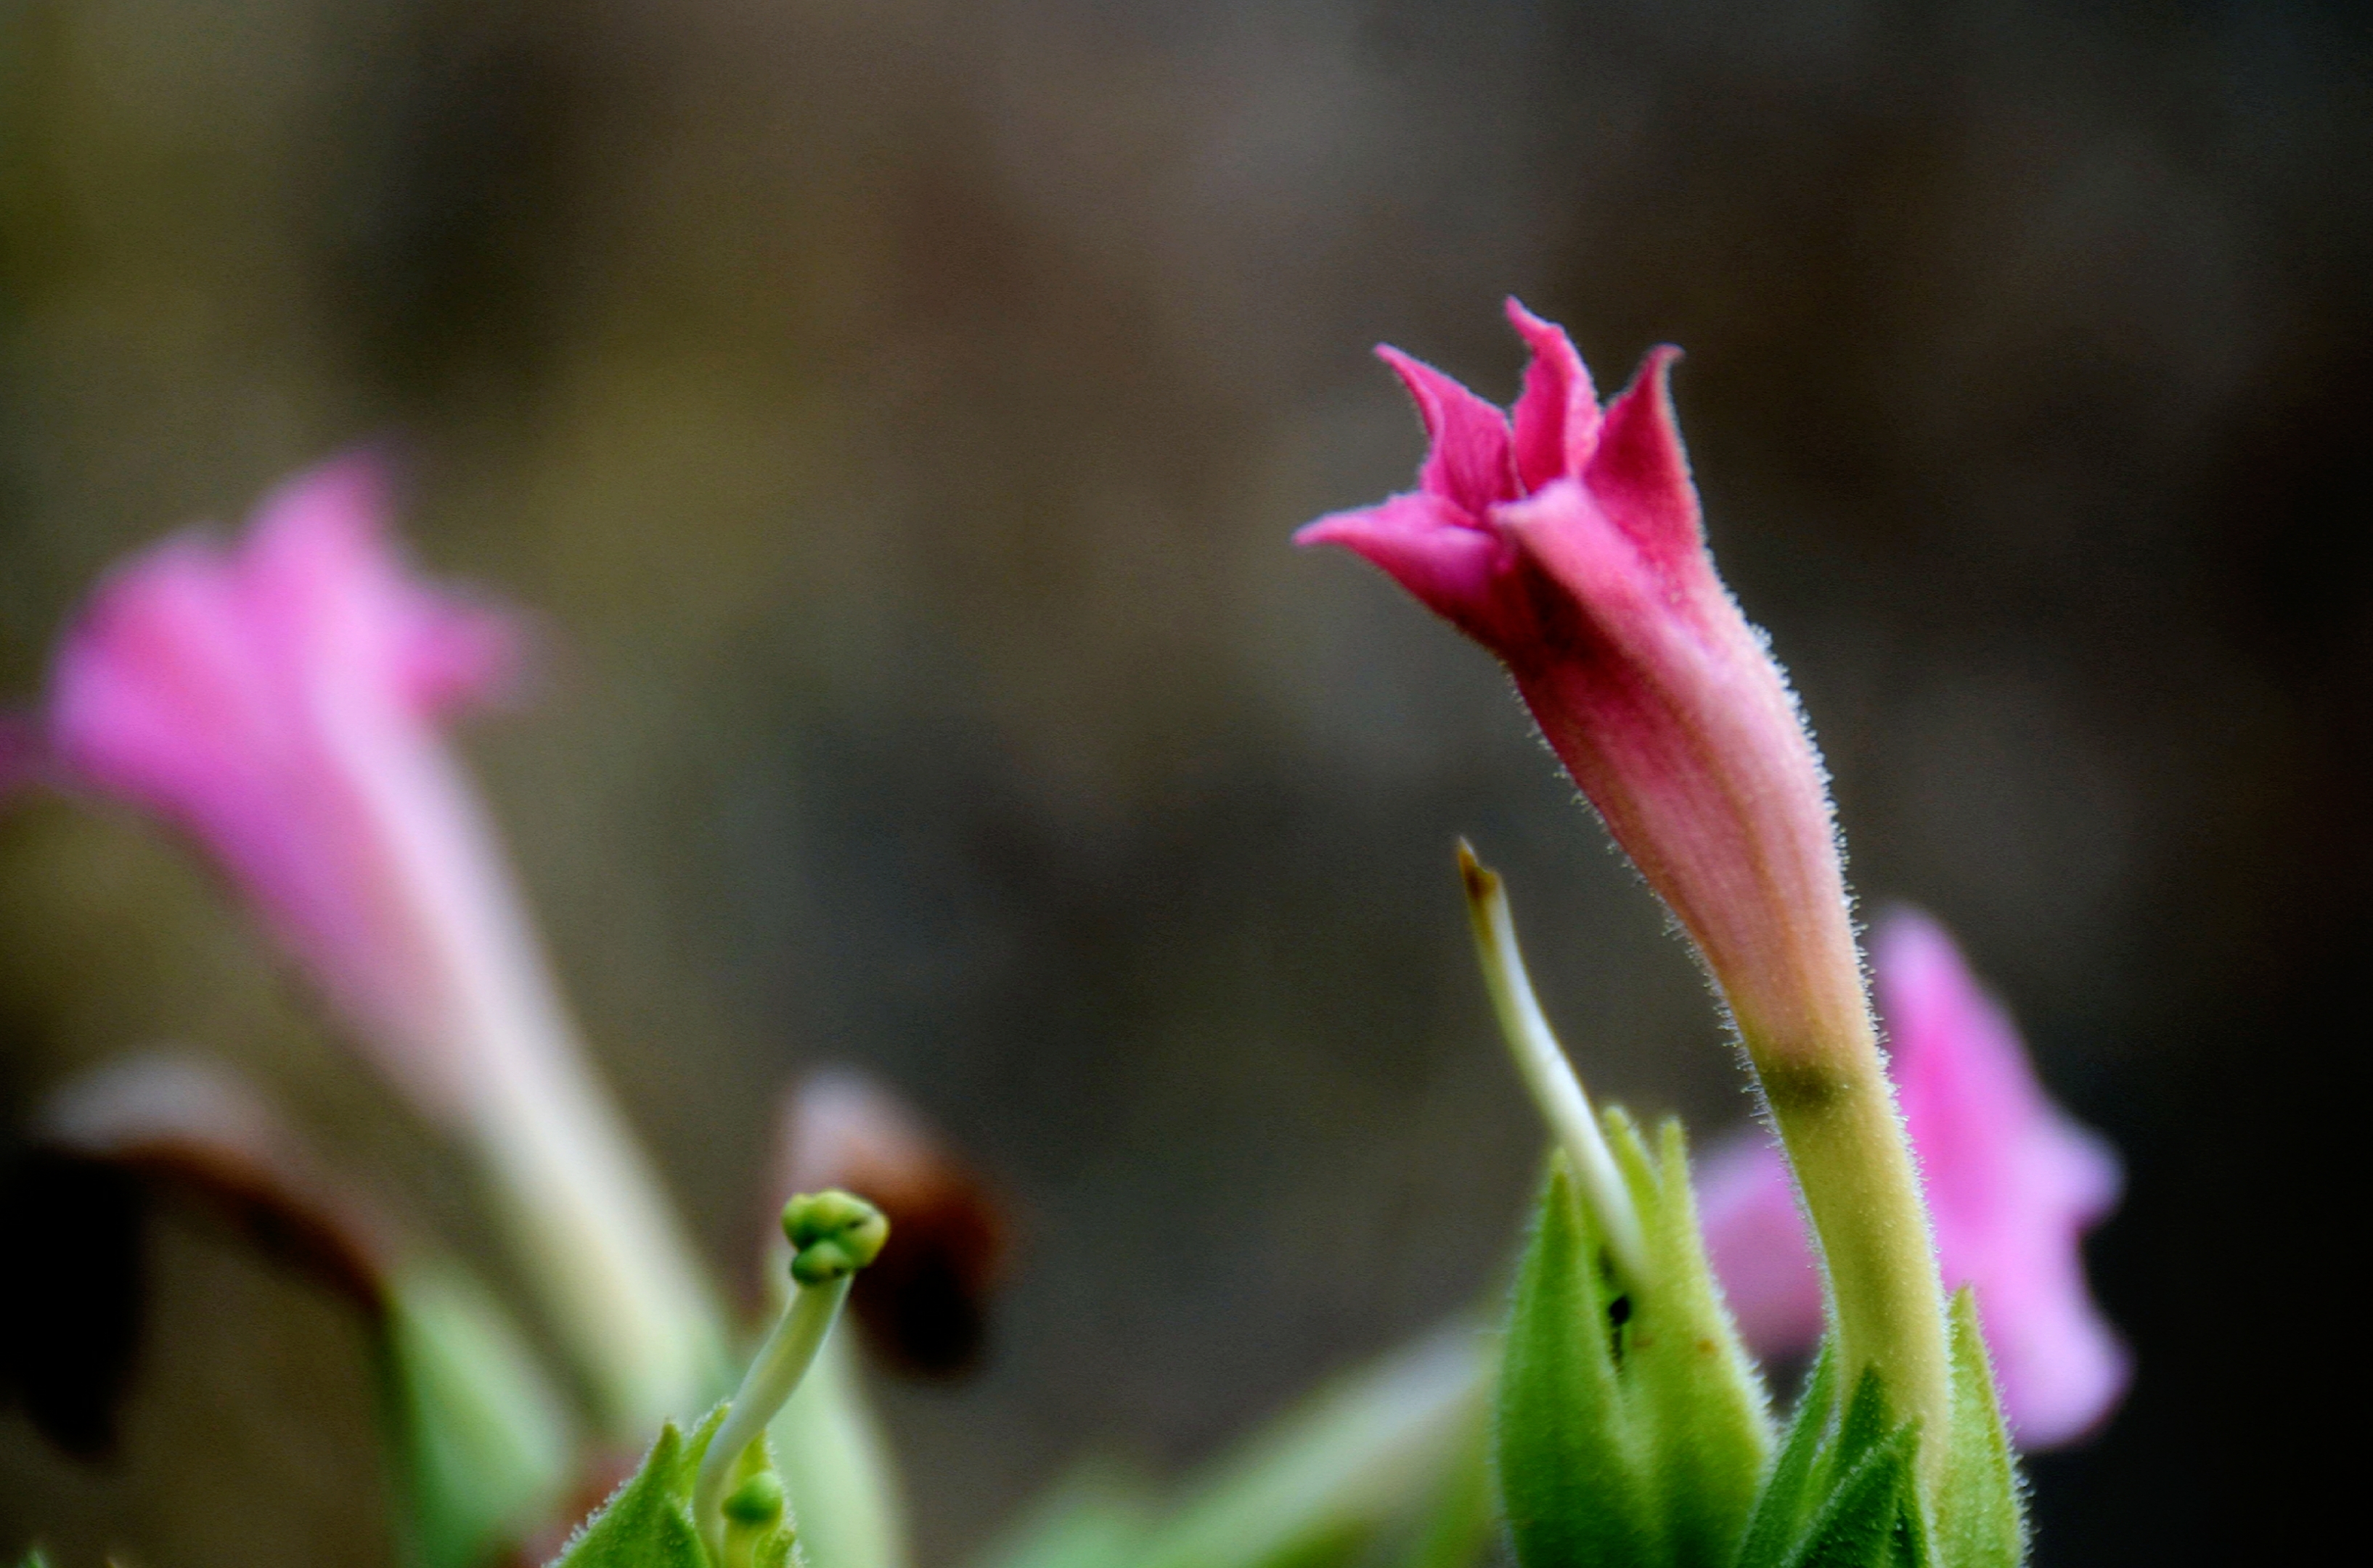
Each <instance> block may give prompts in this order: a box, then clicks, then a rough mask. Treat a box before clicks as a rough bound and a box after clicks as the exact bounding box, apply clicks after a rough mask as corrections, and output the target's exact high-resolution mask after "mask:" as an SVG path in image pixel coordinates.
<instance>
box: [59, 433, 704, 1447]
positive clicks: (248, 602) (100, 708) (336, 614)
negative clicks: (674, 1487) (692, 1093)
mask: <svg viewBox="0 0 2373 1568" xmlns="http://www.w3.org/2000/svg"><path fill="white" fill-rule="evenodd" d="M386 512H387V496H386V486H385V482H384V478H383V475H382V474H381V473H380V468H379V466H378V464H377V463H375V462H373V461H371V460H370V459H368V458H367V457H354V458H347V459H345V460H343V461H339V462H331V463H327V464H324V465H322V466H321V467H319V468H316V469H313V470H311V471H310V472H308V473H306V474H300V475H298V477H297V478H295V479H293V480H291V481H289V482H288V483H287V484H286V486H283V487H282V488H281V489H280V490H279V491H277V492H276V493H275V494H274V495H273V496H272V497H270V498H268V499H267V500H266V501H265V502H264V503H263V507H262V508H261V509H259V511H258V512H257V514H256V516H255V519H254V521H252V523H251V525H250V526H249V528H248V530H247V531H246V532H245V533H244V534H243V535H242V536H240V538H239V539H237V540H235V541H228V542H227V541H224V540H222V539H220V538H217V537H216V536H213V535H211V534H206V533H202V532H190V533H184V534H181V535H178V536H176V537H174V538H170V539H168V540H167V541H165V542H164V543H163V544H158V545H157V546H155V547H154V548H152V549H150V550H148V551H147V552H146V553H145V554H142V555H140V556H134V558H132V559H131V560H129V561H127V562H125V563H124V564H123V565H122V566H121V567H119V568H117V569H116V570H115V571H114V572H113V573H112V574H111V576H110V577H109V578H108V579H106V581H105V582H103V583H102V584H101V585H100V587H99V591H98V592H97V593H96V594H95V595H94V597H93V598H92V600H91V602H90V603H89V604H88V607H87V608H86V609H85V611H84V612H83V614H81V616H80V617H79V618H78V619H77V620H76V622H75V623H74V625H73V626H71V627H70V628H69V630H68V632H67V633H66V636H65V638H64V642H63V644H62V645H61V647H60V649H59V651H58V655H57V659H56V663H55V667H54V669H53V674H52V679H51V684H50V691H49V698H48V702H47V704H46V705H45V708H44V710H43V712H42V714H41V718H40V720H38V722H37V723H36V724H35V725H33V726H32V727H31V728H30V730H29V733H28V734H27V735H26V737H25V738H23V739H20V742H19V744H18V755H19V762H18V767H19V770H20V771H22V770H30V769H38V770H39V771H41V772H44V773H46V774H47V775H49V776H50V777H51V778H53V780H54V781H55V782H57V783H59V784H60V785H62V786H64V787H65V788H67V789H70V790H79V791H85V792H88V793H92V794H97V795H102V796H106V797H110V798H112V799H115V800H118V801H122V802H126V803H128V804H131V805H133V806H135V807H138V808H141V809H143V810H146V811H147V812H150V813H154V814H155V815H157V816H158V817H160V818H162V819H164V820H165V821H167V822H169V823H171V824H172V825H175V826H177V827H179V828H181V830H183V831H184V832H186V833H187V834H188V835H189V836H190V837H192V838H193V839H194V840H195V841H196V842H197V843H198V844H199V845H200V846H202V847H203V848H205V850H206V851H207V852H208V853H209V854H210V855H211V856H212V858H213V859H214V860H215V861H216V864H217V865H218V866H220V867H221V869H222V870H223V871H224V872H226V873H227V874H228V877H229V879H230V881H231V882H232V883H234V884H235V885H236V886H237V887H238V888H239V890H240V892H241V893H243V894H244V895H246V897H247V899H248V900H249V902H250V903H251V905H252V906H253V907H255V909H256V910H257V911H258V912H259V913H260V915H261V916H262V918H263V921H264V922H265V924H266V925H267V926H268V927H269V928H270V930H272V932H273V934H274V935H275V937H277V938H278V940H279V942H280V943H281V945H282V946H283V947H285V948H286V950H287V951H288V952H289V953H290V954H293V955H294V956H295V957H296V959H297V960H298V963H299V965H301V966H302V967H303V969H304V970H305V972H306V973H307V975H308V976H309V977H310V978H311V979H312V980H313V981H314V983H315V984H316V985H318V986H319V987H320V988H321V991H322V992H323V993H324V994H325V995H326V996H327V997H328V998H329V999H330V1000H331V1001H332V1002H333V1004H334V1006H335V1008H336V1009H337V1011H338V1012H340V1013H341V1014H343V1015H344V1017H345V1021H346V1022H347V1024H349V1025H350V1027H351V1029H352V1032H353V1035H354V1037H355V1039H356V1040H357V1043H358V1044H359V1045H360V1046H361V1047H362V1048H363V1050H364V1052H365V1054H366V1055H368V1058H369V1059H370V1060H371V1061H372V1062H373V1063H374V1064H375V1065H376V1066H377V1067H378V1068H379V1069H380V1071H382V1072H383V1073H384V1074H385V1075H386V1076H387V1077H388V1078H389V1079H390V1080H391V1081H392V1082H393V1083H394V1084H395V1085H396V1087H397V1088H398V1089H400V1090H402V1091H403V1093H404V1094H405V1095H406V1096H407V1097H408V1098H409V1099H411V1100H412V1101H413V1102H414V1104H415V1105H416V1106H418V1107H419V1108H420V1109H421V1111H422V1112H424V1113H425V1114H426V1115H427V1116H428V1117H430V1118H431V1119H433V1120H435V1121H437V1122H438V1123H439V1124H441V1125H443V1126H446V1127H448V1128H452V1129H458V1130H460V1131H462V1133H463V1134H464V1135H465V1136H466V1137H467V1139H468V1141H469V1142H470V1144H471V1145H472V1147H473V1149H474V1150H475V1151H476V1153H478V1155H479V1156H480V1159H481V1162H482V1164H484V1166H485V1169H486V1172H487V1174H488V1176H489V1188H490V1189H491V1191H492V1193H493V1194H494V1196H495V1198H496V1200H497V1208H498V1211H499V1213H500V1215H501V1217H502V1219H503V1220H504V1221H505V1222H506V1223H507V1227H508V1230H509V1235H510V1237H511V1239H512V1241H513V1242H514V1243H515V1245H516V1246H517V1248H518V1250H519V1252H520V1255H521V1257H522V1259H523V1260H524V1261H525V1262H526V1263H527V1264H528V1266H529V1267H528V1275H529V1277H530V1279H531V1280H532V1281H534V1282H535V1283H536V1284H537V1285H538V1286H539V1287H540V1288H541V1289H542V1290H543V1292H544V1304H545V1305H546V1307H547V1308H548V1309H549V1310H550V1313H551V1316H552V1318H553V1320H554V1322H555V1324H557V1325H558V1326H559V1327H560V1328H561V1330H562V1332H563V1333H564V1334H565V1335H566V1336H567V1338H568V1340H569V1348H570V1350H571V1351H572V1352H574V1353H575V1358H576V1360H577V1362H578V1363H579V1367H580V1368H581V1370H582V1371H583V1372H584V1373H585V1374H586V1375H587V1376H588V1378H589V1381H590V1383H591V1385H592V1386H593V1387H594V1388H595V1390H596V1392H597V1393H598V1395H599V1396H600V1398H601V1401H602V1405H603V1407H604V1410H603V1414H604V1416H605V1417H606V1418H607V1421H608V1422H609V1423H610V1425H611V1427H612V1429H613V1430H614V1431H615V1432H618V1433H622V1434H632V1435H634V1436H637V1437H639V1436H641V1435H642V1434H643V1433H647V1432H648V1431H649V1429H650V1428H651V1427H652V1426H653V1425H655V1424H656V1423H657V1422H659V1421H660V1420H661V1419H663V1418H665V1417H667V1416H670V1415H673V1414H677V1413H680V1412H681V1411H683V1410H686V1409H691V1408H697V1406H698V1405H699V1404H700V1403H703V1402H705V1401H706V1400H707V1398H710V1397H711V1396H712V1395H713V1393H714V1392H715V1390H716V1389H717V1387H720V1386H721V1381H722V1375H721V1367H722V1360H721V1347H720V1341H719V1330H718V1327H717V1317H716V1314H715V1309H714V1307H713V1305H712V1304H711V1302H710V1299H709V1296H708V1293H707V1288H706V1286H705V1284H704V1283H703V1281H702V1276H701V1273H700V1271H699V1270H698V1268H697V1266H696V1262H695V1260H694V1256H693V1253H692V1250H691V1248H690V1246H688V1244H687V1243H686V1241H685V1239H684V1236H683V1235H682V1233H681V1232H680V1231H679V1230H678V1228H677V1225H676V1222H675V1220H674V1218H673V1216H672V1212H671V1211H670V1210H669V1209H668V1207H667V1205H666V1203H665V1201H664V1200H663V1199H662V1198H661V1197H660V1190H659V1187H658V1184H657V1182H656V1180H655V1179H654V1177H653V1176H652V1173H651V1172H650V1170H649V1167H648V1166H647V1165H646V1164H644V1162H643V1160H642V1158H641V1155H640V1154H639V1153H638V1152H637V1149H636V1147H635V1145H634V1142H633V1141H632V1139H631V1137H630V1136H629V1135H628V1132H627V1130H626V1129H625V1125H624V1123H623V1122H622V1121H621V1119H620V1118H619V1117H618V1115H617V1112H616V1110H615V1109H614V1106H612V1104H611V1102H610V1101H609V1099H608V1098H607V1096H606V1095H605V1094H603V1093H602V1088H601V1086H600V1085H599V1084H598V1083H597V1082H596V1081H595V1080H594V1078H593V1076H592V1073H591V1071H590V1068H589V1067H588V1064H587V1062H586V1060H585V1059H584V1056H583V1052H582V1048H581V1047H580V1044H579V1039H578V1036H577V1034H576V1030H575V1028H574V1026H573V1025H572V1024H571V1023H570V1021H569V1019H568V1017H567V1012H566V1010H565V1009H564V1008H563V1006H562V1004H561V1001H560V999H559V996H558V993H557V991H556V989H555V986H554V983H553V980H552V977H551V973H550V970H549V967H548V965H547V964H546V962H545V960H544V954H543V953H542V951H541V948H540V946H539V944H538V942H537V941H536V937H535V934H534V931H533V930H532V925H531V923H530V921H529V919H528V916H527V912H526V908H525V906H524V904H523V901H522V900H521V897H520V892H519V889H518V888H517V886H516V885H515V884H514V883H513V882H512V880H511V877H510V875H509V868H508V866H507V864H506V862H505V860H504V858H503V855H502V853H501V850H500V848H498V846H497V841H496V835H495V832H494V829H493V826H492V825H491V823H490V822H489V821H488V820H487V818H486V816H485V813H484V811H483V810H482V809H481V807H480V804H479V802H478V798H477V796H476V794H475V793H474V791H473V790H472V788H471V786H470V783H469V781H468V779H467V778H466V777H465V775H464V774H463V771H462V767H461V766H460V764H459V761H458V759H457V758H456V757H455V756H454V755H453V753H452V751H451V750H450V747H449V746H448V744H447V743H446V741H445V738H444V735H443V733H442V729H441V726H442V724H443V722H444V721H445V720H447V719H449V718H450V717H451V716H452V715H453V714H455V713H457V712H459V711H461V710H462V709H464V708H469V707H471V706H472V705H473V704H476V703H480V702H482V701H484V700H485V699H486V698H488V697H489V696H492V695H494V694H495V693H497V691H498V690H499V689H500V688H501V686H502V685H503V684H504V682H505V680H506V677H507V676H508V675H509V671H510V669H511V666H512V663H513V651H514V638H513V634H512V629H511V627H510V625H509V622H508V621H507V620H505V619H504V618H503V617H501V616H499V615H497V614H495V613H493V612H492V611H490V610H488V609H487V608H485V606H483V605H479V604H476V603H472V602H470V601H468V600H465V599H462V598H460V597H457V596H455V595H453V594H450V593H448V592H445V591H440V590H438V589H436V588H432V587H430V586H428V585H427V584H426V583H424V582H422V581H421V580H420V579H417V578H416V577H415V576H414V575H413V573H412V572H411V571H410V569H409V568H407V567H406V565H405V564H404V562H403V559H402V558H401V557H400V556H399V555H398V554H397V553H396V551H395V549H394V547H393V546H392V544H391V543H390V541H389V539H388V537H387V531H386V521H385V520H386Z"/></svg>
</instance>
